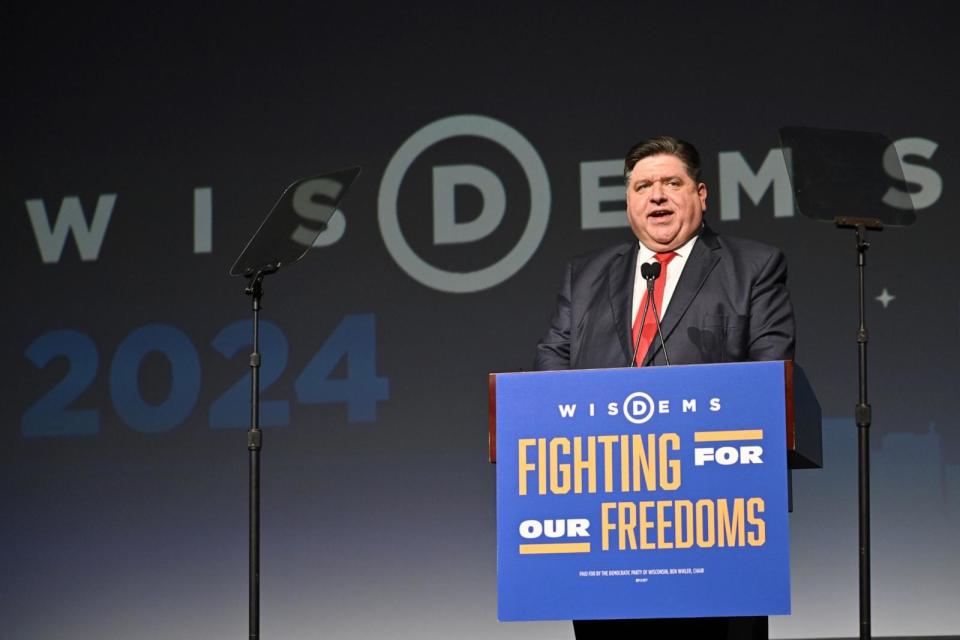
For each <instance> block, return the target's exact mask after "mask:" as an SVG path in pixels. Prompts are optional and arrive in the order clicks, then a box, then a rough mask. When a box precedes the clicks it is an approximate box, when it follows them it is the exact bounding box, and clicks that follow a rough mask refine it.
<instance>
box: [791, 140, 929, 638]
mask: <svg viewBox="0 0 960 640" xmlns="http://www.w3.org/2000/svg"><path fill="white" fill-rule="evenodd" d="M780 140H781V142H782V144H783V147H784V157H785V158H786V159H787V169H788V172H789V174H790V179H791V183H792V186H793V192H794V196H795V198H796V203H797V208H798V209H799V211H800V212H801V213H802V214H803V215H805V216H807V217H808V218H813V219H815V220H823V221H829V222H833V223H834V225H835V226H836V227H837V228H839V229H852V230H853V231H854V232H855V234H856V245H857V246H856V248H857V305H858V311H859V326H858V327H857V333H856V336H857V376H858V387H859V397H858V400H857V404H856V405H855V407H854V418H855V421H856V425H857V451H858V463H857V468H858V474H857V476H858V495H859V518H858V528H859V533H860V567H859V568H860V574H859V584H860V638H861V639H862V640H867V639H869V638H870V637H871V632H870V424H871V421H872V412H871V408H870V404H869V402H868V401H867V342H868V338H869V334H868V332H867V324H866V314H865V310H864V299H865V291H864V289H865V284H864V283H865V275H866V274H865V272H866V254H867V249H869V248H870V243H869V242H868V241H867V231H878V232H879V231H883V228H884V226H906V225H910V224H913V222H914V221H915V220H916V214H915V213H914V210H913V203H912V201H911V200H910V197H909V196H908V195H906V194H905V193H904V192H903V191H902V185H903V184H904V182H905V180H904V178H903V169H902V167H901V165H900V159H899V156H898V153H897V150H896V148H895V147H894V145H893V143H892V142H891V141H890V140H889V139H888V138H886V137H885V136H883V135H881V134H879V133H869V132H862V131H841V130H831V129H812V128H807V127H784V128H782V129H780ZM898 187H901V188H900V189H898ZM838 211H841V212H843V213H844V214H845V215H842V216H841V215H836V212H838Z"/></svg>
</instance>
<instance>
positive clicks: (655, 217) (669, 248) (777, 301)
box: [534, 136, 794, 638]
mask: <svg viewBox="0 0 960 640" xmlns="http://www.w3.org/2000/svg"><path fill="white" fill-rule="evenodd" d="M624 177H625V179H626V187H627V217H628V218H629V222H630V227H631V228H632V229H633V233H634V235H635V236H636V240H631V241H629V242H625V243H623V244H621V245H618V246H615V247H611V248H609V249H605V250H601V251H596V252H593V253H590V254H587V255H584V256H580V257H577V258H574V259H573V260H572V261H571V262H570V264H569V265H568V266H567V271H566V276H565V279H564V283H563V287H562V288H561V290H560V293H559V294H558V296H557V308H556V311H555V313H554V316H553V320H552V322H551V325H550V328H549V330H548V331H547V333H546V334H545V335H544V336H543V338H542V339H541V340H540V342H539V344H538V345H537V356H536V362H535V365H534V366H535V368H536V369H537V370H553V369H593V368H603V367H627V366H631V364H632V363H634V362H635V363H636V364H637V365H638V366H649V365H661V364H666V362H667V358H668V357H669V363H670V364H702V363H711V362H742V361H748V360H789V359H793V353H794V320H793V309H792V307H791V305H790V296H789V293H788V291H787V287H786V279H787V267H786V261H785V259H784V257H783V254H782V253H781V252H780V251H778V250H776V249H774V248H773V247H769V246H766V245H763V244H760V243H758V242H753V241H750V240H743V239H738V238H727V237H721V236H719V235H717V234H716V233H715V232H714V231H712V230H711V229H710V228H709V227H708V226H706V225H705V224H704V223H703V212H704V211H705V210H706V208H707V187H706V185H705V184H704V183H702V182H700V156H699V154H698V152H697V150H696V148H695V147H694V146H693V145H692V144H690V143H689V142H685V141H683V140H678V139H676V138H672V137H669V136H662V137H657V138H650V139H648V140H645V141H643V142H640V143H639V144H637V145H634V147H633V148H632V149H630V151H629V153H628V154H627V157H626V161H625V164H624ZM645 262H648V263H651V264H652V263H654V262H657V263H659V264H660V265H661V275H660V276H659V277H658V278H657V279H656V281H655V282H656V288H655V290H654V295H653V300H652V301H653V302H656V303H657V305H656V306H657V308H658V310H659V311H660V314H661V315H662V318H663V321H662V332H663V342H664V343H665V347H664V345H663V343H661V340H660V337H659V335H658V334H657V331H656V324H655V322H654V319H653V311H652V310H648V312H647V314H646V317H644V316H643V313H642V308H643V306H644V303H645V302H646V301H645V298H646V296H647V291H648V287H647V283H646V282H645V281H644V279H643V278H642V277H641V268H640V266H641V265H642V264H643V263H645ZM651 307H652V305H651ZM641 318H642V319H643V322H641ZM641 325H642V326H641ZM634 353H636V355H635V356H634ZM574 630H575V632H576V635H577V638H618V637H634V636H636V637H640V635H643V636H644V637H648V638H652V637H658V636H659V635H661V634H667V633H669V634H674V633H681V632H682V633H691V634H693V635H694V636H696V637H719V638H766V637H767V619H766V618H765V617H763V618H709V619H689V620H648V621H640V620H614V621H607V620H599V621H575V622H574Z"/></svg>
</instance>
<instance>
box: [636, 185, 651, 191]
mask: <svg viewBox="0 0 960 640" xmlns="http://www.w3.org/2000/svg"><path fill="white" fill-rule="evenodd" d="M649 186H650V185H649V184H646V183H644V184H638V185H637V191H643V190H644V189H646V188H648V187H649Z"/></svg>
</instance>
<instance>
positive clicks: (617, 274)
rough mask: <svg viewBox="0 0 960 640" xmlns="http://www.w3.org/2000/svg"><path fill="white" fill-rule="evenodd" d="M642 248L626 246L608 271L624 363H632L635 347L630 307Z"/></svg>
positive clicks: (635, 244)
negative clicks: (632, 339)
mask: <svg viewBox="0 0 960 640" xmlns="http://www.w3.org/2000/svg"><path fill="white" fill-rule="evenodd" d="M639 248H640V246H639V245H638V244H637V243H636V242H632V243H630V244H626V245H624V247H623V251H621V252H620V253H619V254H618V256H617V258H616V259H615V260H612V261H611V262H610V268H609V270H608V271H607V284H608V289H607V291H608V295H609V298H610V311H611V313H612V314H613V326H614V328H615V330H616V333H617V338H618V339H619V340H620V347H621V348H622V349H623V362H624V363H627V362H629V361H630V356H631V355H633V345H631V344H630V334H631V331H632V325H633V319H632V318H631V317H630V305H631V303H632V300H631V298H632V297H633V276H634V272H635V271H636V269H637V252H638V251H639Z"/></svg>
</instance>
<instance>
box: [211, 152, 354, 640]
mask: <svg viewBox="0 0 960 640" xmlns="http://www.w3.org/2000/svg"><path fill="white" fill-rule="evenodd" d="M359 174H360V167H351V168H349V169H343V170H340V171H334V172H332V173H328V174H324V175H320V176H315V177H312V178H303V179H300V180H297V181H296V182H294V183H293V184H291V185H290V186H289V187H287V188H286V189H285V190H284V192H283V194H282V195H281V196H280V199H279V200H277V202H276V204H274V205H273V209H271V210H270V213H269V214H268V215H267V217H266V218H265V219H264V221H263V222H262V223H261V224H260V227H259V228H258V229H257V231H256V233H254V234H253V237H252V238H250V241H249V242H248V243H247V246H246V247H244V249H243V252H242V253H241V254H240V256H239V257H238V258H237V261H236V262H234V264H233V267H231V268H230V275H231V276H243V277H245V278H246V279H247V281H248V282H247V286H246V288H245V289H244V291H243V292H244V294H246V295H248V296H250V299H251V303H252V306H253V351H252V352H251V353H250V429H249V431H247V450H248V451H249V455H250V470H249V476H250V477H249V485H250V488H249V492H250V493H249V495H250V605H249V614H250V621H249V631H250V634H249V637H250V639H251V640H255V639H257V638H259V637H260V449H261V446H262V440H263V438H262V433H261V431H260V359H261V358H260V309H261V304H260V300H261V298H262V297H263V279H264V278H266V277H267V276H268V275H271V274H273V273H276V272H277V271H279V270H280V268H281V267H285V266H287V265H290V264H293V263H294V262H297V261H298V260H300V259H301V258H302V257H303V256H304V255H306V253H307V251H309V250H310V247H311V246H313V243H314V241H315V240H316V239H317V236H319V235H320V234H321V233H323V231H324V230H325V229H326V228H327V223H328V222H329V221H330V218H331V217H332V216H333V214H334V212H335V211H336V210H337V205H338V204H339V203H340V201H341V200H342V199H343V196H344V195H345V194H346V192H347V189H348V188H349V187H350V185H351V184H352V183H353V181H354V180H355V179H356V178H357V176H358V175H359ZM305 204H309V207H307V206H304V205H305Z"/></svg>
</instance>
